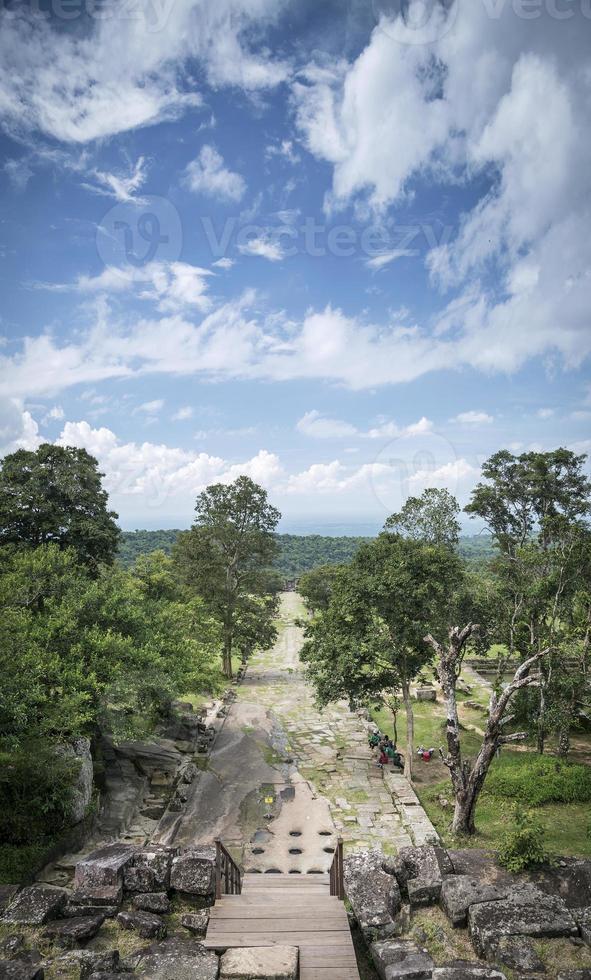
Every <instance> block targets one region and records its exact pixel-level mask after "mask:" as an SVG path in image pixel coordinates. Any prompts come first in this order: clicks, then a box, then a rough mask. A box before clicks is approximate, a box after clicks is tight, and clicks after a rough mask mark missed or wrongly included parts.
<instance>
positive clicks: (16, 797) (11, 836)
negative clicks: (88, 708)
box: [0, 743, 79, 846]
mask: <svg viewBox="0 0 591 980" xmlns="http://www.w3.org/2000/svg"><path fill="white" fill-rule="evenodd" d="M78 768H79V763H78V762H77V761H74V760H72V759H64V758H62V757H60V756H58V755H56V754H55V752H54V751H53V748H52V746H51V745H48V744H47V743H43V744H39V743H34V744H28V745H25V746H21V747H20V748H18V749H16V750H15V751H13V752H0V840H1V841H2V843H3V844H8V845H13V846H14V845H16V846H20V845H34V844H36V843H37V842H41V841H44V840H47V839H49V838H52V837H54V836H55V835H57V834H59V833H60V832H61V831H62V830H63V829H64V828H65V827H67V826H68V823H69V815H70V807H71V801H72V784H73V780H74V777H75V775H76V773H77V771H78Z"/></svg>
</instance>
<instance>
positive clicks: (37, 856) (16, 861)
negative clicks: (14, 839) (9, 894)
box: [0, 838, 52, 885]
mask: <svg viewBox="0 0 591 980" xmlns="http://www.w3.org/2000/svg"><path fill="white" fill-rule="evenodd" d="M51 843H52V839H51V838H44V839H42V840H37V841H35V843H34V844H31V843H28V844H22V845H20V846H17V845H15V844H0V884H3V885H18V884H20V882H22V881H25V880H26V878H28V877H29V876H30V875H32V874H34V873H35V872H36V871H38V869H39V866H40V865H41V863H42V862H43V859H44V857H45V855H46V854H47V849H48V847H49V846H50V845H51Z"/></svg>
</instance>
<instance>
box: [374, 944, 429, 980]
mask: <svg viewBox="0 0 591 980" xmlns="http://www.w3.org/2000/svg"><path fill="white" fill-rule="evenodd" d="M370 952H371V958H372V960H373V962H374V965H375V968H376V970H377V972H378V974H379V976H380V977H381V980H399V978H400V980H430V978H431V975H432V973H433V967H434V963H433V960H432V959H431V957H430V956H429V954H428V952H427V950H426V949H421V947H420V946H417V945H416V944H415V943H413V942H409V941H407V940H402V939H385V940H383V941H381V942H376V943H372V944H371V946H370Z"/></svg>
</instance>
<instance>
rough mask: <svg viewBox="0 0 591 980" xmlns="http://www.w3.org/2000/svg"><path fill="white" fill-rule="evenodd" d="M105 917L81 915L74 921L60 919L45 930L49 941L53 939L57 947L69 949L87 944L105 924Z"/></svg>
mask: <svg viewBox="0 0 591 980" xmlns="http://www.w3.org/2000/svg"><path fill="white" fill-rule="evenodd" d="M104 921H105V916H104V915H81V916H77V917H76V918H73V919H58V921H57V922H50V923H49V925H48V926H47V928H46V929H45V935H46V936H47V938H48V939H53V941H54V942H55V943H56V945H57V946H65V947H67V948H69V949H71V948H73V947H74V946H78V945H79V944H81V943H87V942H88V941H89V940H90V939H92V938H93V937H94V936H96V934H97V932H98V931H99V929H100V927H101V926H102V924H103V922H104Z"/></svg>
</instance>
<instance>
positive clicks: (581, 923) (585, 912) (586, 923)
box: [572, 906, 591, 946]
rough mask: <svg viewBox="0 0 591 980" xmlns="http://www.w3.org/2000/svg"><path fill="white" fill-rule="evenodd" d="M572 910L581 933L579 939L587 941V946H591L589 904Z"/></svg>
mask: <svg viewBox="0 0 591 980" xmlns="http://www.w3.org/2000/svg"><path fill="white" fill-rule="evenodd" d="M572 911H573V916H574V919H575V922H576V923H577V925H578V927H579V932H580V933H581V939H582V940H583V942H585V943H587V946H591V906H587V908H584V909H573V910H572Z"/></svg>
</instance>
